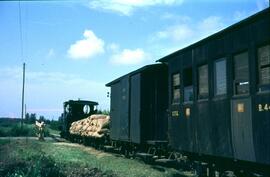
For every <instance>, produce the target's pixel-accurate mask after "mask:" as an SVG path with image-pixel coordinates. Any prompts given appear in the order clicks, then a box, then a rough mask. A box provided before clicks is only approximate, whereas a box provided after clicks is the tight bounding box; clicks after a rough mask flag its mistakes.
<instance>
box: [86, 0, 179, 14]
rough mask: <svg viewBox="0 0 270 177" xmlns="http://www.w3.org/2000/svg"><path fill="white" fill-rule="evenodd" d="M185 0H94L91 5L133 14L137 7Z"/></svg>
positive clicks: (171, 3)
mask: <svg viewBox="0 0 270 177" xmlns="http://www.w3.org/2000/svg"><path fill="white" fill-rule="evenodd" d="M182 2H183V0H92V1H90V2H89V7H90V8H93V9H103V10H108V11H112V12H117V13H120V14H122V15H131V14H132V13H133V11H134V10H135V9H136V8H142V7H150V6H156V5H175V4H181V3H182Z"/></svg>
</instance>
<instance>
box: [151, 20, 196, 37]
mask: <svg viewBox="0 0 270 177" xmlns="http://www.w3.org/2000/svg"><path fill="white" fill-rule="evenodd" d="M192 35H193V31H192V29H191V28H190V27H189V26H188V25H186V24H180V25H174V26H170V27H168V28H166V29H165V30H163V31H159V32H157V33H156V34H155V35H154V38H155V37H156V38H157V39H170V40H172V41H181V40H185V39H188V38H190V37H191V36H192Z"/></svg>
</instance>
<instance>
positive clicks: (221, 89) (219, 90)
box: [214, 58, 227, 96]
mask: <svg viewBox="0 0 270 177" xmlns="http://www.w3.org/2000/svg"><path fill="white" fill-rule="evenodd" d="M214 92H215V95H216V96H218V95H225V94H226V93H227V74H226V59H225V58H222V59H219V60H217V61H215V63H214Z"/></svg>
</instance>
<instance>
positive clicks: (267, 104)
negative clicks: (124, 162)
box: [158, 8, 270, 165]
mask: <svg viewBox="0 0 270 177" xmlns="http://www.w3.org/2000/svg"><path fill="white" fill-rule="evenodd" d="M158 61H159V62H162V63H166V64H167V65H168V73H169V111H170V113H169V120H168V124H169V127H168V131H169V133H168V134H169V142H170V145H171V146H172V147H173V148H174V149H177V150H180V151H186V152H192V153H197V154H203V155H211V156H219V157H220V156H222V157H229V158H233V159H238V160H244V161H251V162H258V163H263V164H268V165H269V164H270V9H269V8H267V9H265V10H263V11H261V12H259V13H257V14H255V15H253V16H251V17H249V18H247V19H245V20H243V21H241V22H239V23H237V24H235V25H232V26H230V27H228V28H226V29H225V30H222V31H220V32H218V33H216V34H214V35H212V36H209V37H207V38H205V39H203V40H201V41H199V42H197V43H194V44H192V45H190V46H188V47H186V48H183V49H181V50H179V51H176V52H175V53H172V54H170V55H168V56H166V57H164V58H161V59H160V60H158Z"/></svg>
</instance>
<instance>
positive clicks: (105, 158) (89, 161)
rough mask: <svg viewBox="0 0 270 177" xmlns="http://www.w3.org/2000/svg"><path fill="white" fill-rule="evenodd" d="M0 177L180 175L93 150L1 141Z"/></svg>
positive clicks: (50, 143) (58, 145)
mask: <svg viewBox="0 0 270 177" xmlns="http://www.w3.org/2000/svg"><path fill="white" fill-rule="evenodd" d="M0 176H8V177H13V176H26V177H34V176H35V177H39V176H40V177H43V176H44V177H45V176H46V177H47V176H48V177H50V176H52V177H67V176H68V177H75V176H78V177H83V176H85V177H86V176H97V177H98V176H123V177H126V176H139V177H142V176H181V175H180V173H179V172H178V171H176V170H174V169H167V168H160V170H157V169H154V168H152V166H150V165H146V164H144V163H142V162H139V161H137V160H130V159H125V158H122V157H117V156H115V155H112V154H108V153H104V152H101V151H97V150H95V149H93V148H89V147H84V146H81V145H77V144H70V143H56V142H53V141H46V142H39V141H36V140H30V139H29V140H27V139H25V140H24V139H23V140H0Z"/></svg>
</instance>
